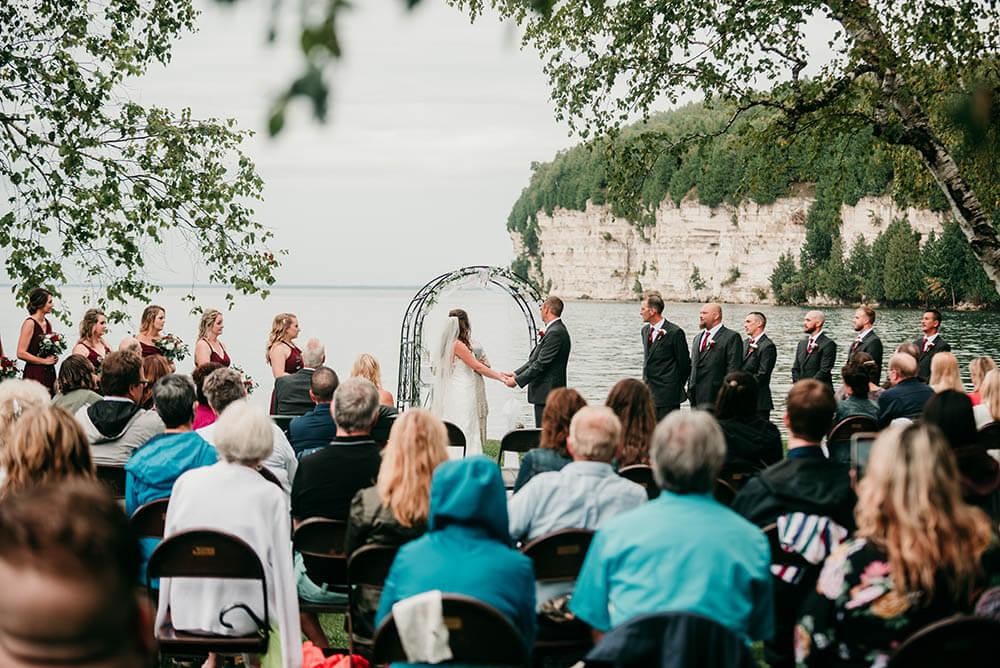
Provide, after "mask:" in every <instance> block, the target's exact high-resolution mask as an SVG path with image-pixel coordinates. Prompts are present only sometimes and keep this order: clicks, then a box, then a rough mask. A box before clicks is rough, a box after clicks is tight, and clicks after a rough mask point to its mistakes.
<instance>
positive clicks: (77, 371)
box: [52, 355, 101, 415]
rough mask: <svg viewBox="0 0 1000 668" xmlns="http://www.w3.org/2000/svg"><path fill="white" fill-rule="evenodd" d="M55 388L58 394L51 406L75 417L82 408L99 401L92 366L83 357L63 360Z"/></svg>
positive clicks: (73, 356)
mask: <svg viewBox="0 0 1000 668" xmlns="http://www.w3.org/2000/svg"><path fill="white" fill-rule="evenodd" d="M56 386H57V387H58V389H59V392H58V393H57V394H56V396H55V397H54V398H53V399H52V405H53V406H58V407H59V408H62V409H63V410H65V411H67V412H68V413H69V414H70V415H76V412H77V411H78V410H80V408H82V407H83V406H89V405H90V404H92V403H94V402H96V401H100V400H101V395H99V394H98V393H97V391H96V390H97V377H96V376H95V375H94V366H93V365H92V364H91V363H90V360H89V359H87V358H86V357H84V356H83V355H70V356H69V357H67V358H66V359H64V360H63V363H62V366H60V367H59V380H58V382H57V385H56Z"/></svg>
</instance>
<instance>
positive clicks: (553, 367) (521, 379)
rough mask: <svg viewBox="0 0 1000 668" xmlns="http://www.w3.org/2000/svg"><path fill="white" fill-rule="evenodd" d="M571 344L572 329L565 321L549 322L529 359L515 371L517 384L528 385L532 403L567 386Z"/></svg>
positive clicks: (529, 398)
mask: <svg viewBox="0 0 1000 668" xmlns="http://www.w3.org/2000/svg"><path fill="white" fill-rule="evenodd" d="M570 345H571V344H570V340H569V331H567V329H566V325H564V324H563V321H562V320H555V321H553V322H551V323H549V326H548V327H546V328H545V335H544V336H543V337H542V340H541V341H539V342H538V345H537V346H535V349H534V350H532V351H531V355H530V356H529V357H528V361H527V362H525V363H524V364H523V365H522V366H521V367H520V368H518V369H517V370H516V371H515V372H514V381H515V382H516V383H517V386H518V387H524V386H525V385H527V386H528V403H530V404H544V403H545V400H546V399H547V398H548V396H549V392H551V391H552V390H554V389H555V388H557V387H566V364H567V363H568V362H569V351H570Z"/></svg>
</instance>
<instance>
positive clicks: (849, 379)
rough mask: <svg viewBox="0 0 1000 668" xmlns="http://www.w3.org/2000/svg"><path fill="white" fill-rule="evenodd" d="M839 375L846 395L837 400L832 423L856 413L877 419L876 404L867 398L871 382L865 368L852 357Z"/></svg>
mask: <svg viewBox="0 0 1000 668" xmlns="http://www.w3.org/2000/svg"><path fill="white" fill-rule="evenodd" d="M840 375H841V376H842V377H843V379H844V393H845V394H846V397H845V398H844V399H841V400H839V401H837V414H836V415H835V416H834V418H833V423H834V424H837V423H838V422H840V421H841V420H846V419H847V418H849V417H854V416H856V415H860V416H863V417H870V418H871V419H873V420H877V419H878V404H876V403H875V402H873V401H872V400H871V399H870V398H869V395H868V391H869V386H870V385H871V382H870V376H869V375H868V372H867V371H866V370H865V368H864V367H863V366H862V365H861V364H859V363H858V362H857V361H855V360H854V359H852V360H851V361H850V362H848V363H847V364H845V365H844V367H843V368H842V369H841V370H840Z"/></svg>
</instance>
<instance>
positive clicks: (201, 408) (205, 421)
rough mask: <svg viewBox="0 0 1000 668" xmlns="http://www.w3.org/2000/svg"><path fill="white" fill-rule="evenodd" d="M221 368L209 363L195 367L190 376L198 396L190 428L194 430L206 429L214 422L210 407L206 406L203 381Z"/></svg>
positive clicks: (219, 365) (213, 414)
mask: <svg viewBox="0 0 1000 668" xmlns="http://www.w3.org/2000/svg"><path fill="white" fill-rule="evenodd" d="M221 368H223V367H222V365H221V364H216V363H215V362H209V363H208V364H202V365H200V366H198V367H196V368H195V370H194V372H193V373H192V374H191V380H193V381H194V388H195V393H196V394H197V395H198V405H197V406H196V407H195V409H194V425H193V426H192V428H193V429H195V430H198V429H201V428H202V427H207V426H208V425H210V424H212V423H213V422H215V419H216V417H217V416H216V414H215V411H213V410H212V407H211V406H209V405H208V397H206V396H205V379H206V378H208V377H209V375H211V373H212V372H213V371H215V370H216V369H221Z"/></svg>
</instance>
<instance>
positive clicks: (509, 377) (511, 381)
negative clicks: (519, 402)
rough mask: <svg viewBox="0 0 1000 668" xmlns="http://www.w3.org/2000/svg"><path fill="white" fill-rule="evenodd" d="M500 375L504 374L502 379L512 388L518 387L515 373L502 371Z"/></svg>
mask: <svg viewBox="0 0 1000 668" xmlns="http://www.w3.org/2000/svg"><path fill="white" fill-rule="evenodd" d="M500 375H501V376H502V377H501V379H500V380H502V381H503V384H504V385H506V386H507V387H511V388H513V387H517V381H515V380H514V374H512V373H507V372H504V373H501V374H500Z"/></svg>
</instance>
